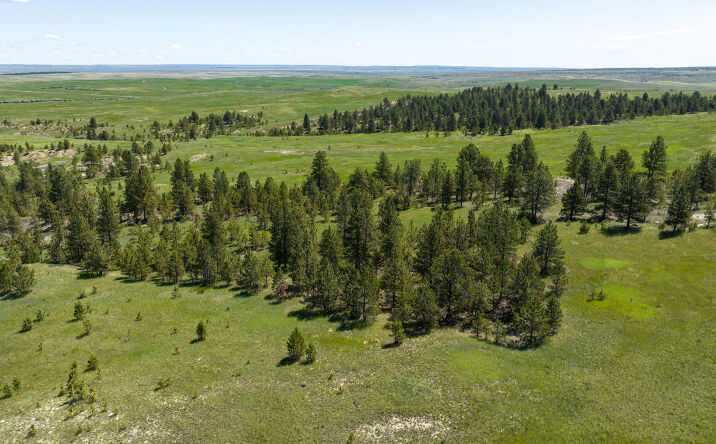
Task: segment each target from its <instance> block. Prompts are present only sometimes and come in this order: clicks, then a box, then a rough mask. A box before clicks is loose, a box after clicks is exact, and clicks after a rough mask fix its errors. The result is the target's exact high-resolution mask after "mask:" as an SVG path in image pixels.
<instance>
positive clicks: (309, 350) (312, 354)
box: [306, 342, 318, 364]
mask: <svg viewBox="0 0 716 444" xmlns="http://www.w3.org/2000/svg"><path fill="white" fill-rule="evenodd" d="M317 353H318V351H317V350H316V346H315V345H313V342H311V343H310V344H308V347H306V363H307V364H313V363H314V362H316V355H317Z"/></svg>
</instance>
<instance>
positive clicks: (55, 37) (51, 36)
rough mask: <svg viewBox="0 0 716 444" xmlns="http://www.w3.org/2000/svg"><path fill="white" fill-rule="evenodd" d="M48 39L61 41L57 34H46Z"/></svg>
mask: <svg viewBox="0 0 716 444" xmlns="http://www.w3.org/2000/svg"><path fill="white" fill-rule="evenodd" d="M45 38H46V39H59V38H60V36H59V35H57V34H45Z"/></svg>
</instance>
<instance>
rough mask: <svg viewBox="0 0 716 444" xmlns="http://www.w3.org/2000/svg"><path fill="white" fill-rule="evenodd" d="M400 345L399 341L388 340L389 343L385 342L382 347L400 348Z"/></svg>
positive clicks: (385, 348) (384, 348) (386, 348)
mask: <svg viewBox="0 0 716 444" xmlns="http://www.w3.org/2000/svg"><path fill="white" fill-rule="evenodd" d="M400 345H401V344H400V343H398V342H388V343H387V344H383V345H382V346H381V347H380V348H382V349H383V350H389V349H391V348H398V347H400Z"/></svg>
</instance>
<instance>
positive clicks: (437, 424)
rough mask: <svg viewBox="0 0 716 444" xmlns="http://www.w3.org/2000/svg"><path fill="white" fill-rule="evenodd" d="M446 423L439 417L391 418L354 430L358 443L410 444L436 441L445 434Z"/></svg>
mask: <svg viewBox="0 0 716 444" xmlns="http://www.w3.org/2000/svg"><path fill="white" fill-rule="evenodd" d="M447 430H448V426H447V424H446V421H445V420H444V419H443V418H441V417H430V416H413V417H409V418H405V417H400V416H393V417H391V418H389V419H388V420H386V421H383V422H375V423H372V424H364V425H362V426H360V427H358V429H357V430H356V433H355V435H356V438H357V440H358V442H408V441H410V442H412V441H415V440H436V439H438V438H440V436H442V435H444V434H445V432H447Z"/></svg>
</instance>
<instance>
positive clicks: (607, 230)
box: [601, 225, 641, 237]
mask: <svg viewBox="0 0 716 444" xmlns="http://www.w3.org/2000/svg"><path fill="white" fill-rule="evenodd" d="M601 232H602V234H603V235H605V236H610V237H611V236H625V235H629V234H638V233H639V232H641V227H629V228H627V227H626V226H622V225H619V226H616V227H604V228H602V230H601Z"/></svg>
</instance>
